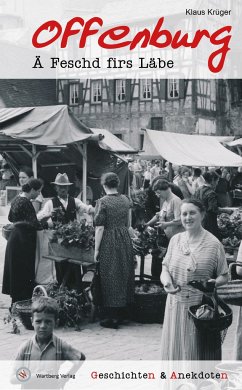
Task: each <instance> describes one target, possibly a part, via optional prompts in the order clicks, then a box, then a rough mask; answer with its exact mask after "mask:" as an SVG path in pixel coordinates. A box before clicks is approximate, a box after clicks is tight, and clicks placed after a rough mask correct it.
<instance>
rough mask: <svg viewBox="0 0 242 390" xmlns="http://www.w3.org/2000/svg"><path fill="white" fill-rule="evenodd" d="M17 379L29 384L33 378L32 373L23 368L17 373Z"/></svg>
mask: <svg viewBox="0 0 242 390" xmlns="http://www.w3.org/2000/svg"><path fill="white" fill-rule="evenodd" d="M16 378H17V379H18V380H19V381H20V382H27V381H28V380H29V379H30V378H31V372H30V370H29V369H28V368H26V367H21V368H19V369H18V370H17V371H16Z"/></svg>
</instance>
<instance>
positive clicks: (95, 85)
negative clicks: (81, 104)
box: [91, 80, 102, 103]
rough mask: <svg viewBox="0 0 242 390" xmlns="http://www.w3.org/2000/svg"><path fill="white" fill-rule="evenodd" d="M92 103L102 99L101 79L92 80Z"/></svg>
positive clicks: (99, 101)
mask: <svg viewBox="0 0 242 390" xmlns="http://www.w3.org/2000/svg"><path fill="white" fill-rule="evenodd" d="M91 96H92V103H101V101H102V81H101V80H97V81H92V95H91Z"/></svg>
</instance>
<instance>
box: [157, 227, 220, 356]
mask: <svg viewBox="0 0 242 390" xmlns="http://www.w3.org/2000/svg"><path fill="white" fill-rule="evenodd" d="M163 264H164V265H165V266H166V267H167V268H168V270H169V273H170V274H171V277H172V279H173V282H174V284H175V285H179V286H180V287H181V291H180V292H179V293H177V294H175V295H172V294H168V296H167V302H166V309H165V318H164V324H163V330H162V345H161V355H162V360H215V359H220V358H221V348H220V347H218V345H219V343H218V339H217V340H216V337H214V335H212V336H211V335H207V336H206V337H205V336H203V337H202V336H201V334H199V332H198V331H197V329H196V328H195V325H194V323H193V320H192V319H191V318H190V317H189V316H188V308H189V307H190V306H193V305H197V304H200V303H201V301H202V293H201V292H200V291H199V290H197V289H194V288H193V287H191V286H188V285H187V284H188V283H189V282H190V281H192V280H197V281H201V280H203V281H207V280H209V279H211V278H216V277H217V276H219V275H223V274H226V273H227V272H228V266H227V263H226V258H225V253H224V249H223V246H222V244H221V243H220V242H219V241H218V240H217V238H216V237H214V236H213V235H212V234H211V233H209V232H208V231H206V230H204V233H203V236H202V237H201V241H200V243H199V245H198V246H197V248H196V250H195V251H194V252H192V253H191V251H190V250H189V246H188V244H187V241H186V235H185V233H179V234H176V235H175V236H174V237H172V239H171V241H170V244H169V247H168V251H167V254H166V257H165V260H164V262H163ZM217 337H219V335H217Z"/></svg>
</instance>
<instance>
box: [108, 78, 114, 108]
mask: <svg viewBox="0 0 242 390" xmlns="http://www.w3.org/2000/svg"><path fill="white" fill-rule="evenodd" d="M108 84H109V85H108V101H109V102H110V103H114V102H115V80H109V82H108Z"/></svg>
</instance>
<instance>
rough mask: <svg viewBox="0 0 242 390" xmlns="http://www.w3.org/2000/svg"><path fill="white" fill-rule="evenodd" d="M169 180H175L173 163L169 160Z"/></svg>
mask: <svg viewBox="0 0 242 390" xmlns="http://www.w3.org/2000/svg"><path fill="white" fill-rule="evenodd" d="M169 181H170V182H171V183H172V181H173V169H172V163H170V162H169Z"/></svg>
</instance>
